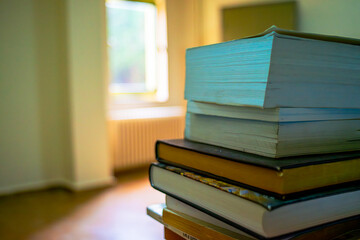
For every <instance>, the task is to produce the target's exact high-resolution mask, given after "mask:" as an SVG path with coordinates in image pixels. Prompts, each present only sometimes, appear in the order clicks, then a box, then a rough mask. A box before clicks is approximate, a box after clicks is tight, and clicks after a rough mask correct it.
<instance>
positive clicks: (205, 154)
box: [155, 139, 360, 198]
mask: <svg viewBox="0 0 360 240" xmlns="http://www.w3.org/2000/svg"><path fill="white" fill-rule="evenodd" d="M155 149H156V151H155V152H156V158H157V160H158V161H159V162H162V163H165V164H170V165H175V166H178V167H181V168H185V169H188V170H191V171H195V172H200V173H202V174H205V175H207V176H210V177H213V178H216V179H220V180H224V181H226V182H232V183H234V184H237V185H244V186H246V187H248V188H250V189H251V188H254V189H255V190H256V191H259V192H263V193H265V194H268V195H272V196H275V197H277V198H294V197H298V196H301V195H304V194H309V191H320V190H321V188H326V187H327V186H331V187H332V188H333V187H334V186H333V185H334V184H343V183H350V182H354V181H357V180H360V171H358V169H359V168H360V152H346V153H334V154H322V155H309V156H301V157H288V158H282V159H281V160H278V159H273V158H269V157H263V156H259V155H255V154H249V153H245V152H241V151H236V150H231V149H227V148H222V147H217V146H213V145H208V144H202V143H197V142H193V141H188V140H185V139H172V140H159V141H157V142H156V147H155Z"/></svg>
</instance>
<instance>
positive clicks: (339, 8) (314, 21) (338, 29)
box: [298, 0, 360, 38]
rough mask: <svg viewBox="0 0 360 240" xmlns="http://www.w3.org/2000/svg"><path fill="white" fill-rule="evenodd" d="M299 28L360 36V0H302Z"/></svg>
mask: <svg viewBox="0 0 360 240" xmlns="http://www.w3.org/2000/svg"><path fill="white" fill-rule="evenodd" d="M298 8H299V30H301V31H305V32H315V33H323V34H329V35H339V36H344V37H352V38H360V26H359V23H360V1H358V0H345V1H344V0H316V1H313V0H300V1H298Z"/></svg>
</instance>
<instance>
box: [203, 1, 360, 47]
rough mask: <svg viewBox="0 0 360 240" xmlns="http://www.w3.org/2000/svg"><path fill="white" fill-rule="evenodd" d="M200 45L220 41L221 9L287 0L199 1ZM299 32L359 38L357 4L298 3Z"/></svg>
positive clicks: (358, 2)
mask: <svg viewBox="0 0 360 240" xmlns="http://www.w3.org/2000/svg"><path fill="white" fill-rule="evenodd" d="M201 1H202V5H203V8H202V11H200V13H199V14H198V16H200V18H199V22H200V23H201V25H202V34H203V37H202V44H204V45H206V44H213V43H217V42H221V36H222V34H221V8H222V7H228V6H240V5H249V4H261V3H274V2H286V1H288V0H212V1H207V0H201ZM296 2H297V5H298V12H297V14H298V30H299V31H304V32H316V33H323V34H330V35H340V36H346V37H354V38H360V31H359V28H358V27H357V26H356V25H354V23H357V22H360V14H358V9H360V1H358V0H347V1H343V0H316V1H313V0H298V1H296ZM264 30H265V29H264Z"/></svg>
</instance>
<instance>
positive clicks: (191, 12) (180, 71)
mask: <svg viewBox="0 0 360 240" xmlns="http://www.w3.org/2000/svg"><path fill="white" fill-rule="evenodd" d="M197 2H198V1H197V0H181V1H179V0H167V1H166V11H167V13H166V14H167V33H168V54H169V60H168V61H169V84H170V94H171V96H170V99H169V102H168V105H173V106H174V105H175V106H176V105H177V106H179V105H185V101H184V86H185V50H186V49H187V48H190V47H196V46H199V45H200V42H199V39H198V32H197V31H196V30H197V29H196V24H197V23H196V21H197V16H196V14H197V11H196V10H197V6H198V5H197Z"/></svg>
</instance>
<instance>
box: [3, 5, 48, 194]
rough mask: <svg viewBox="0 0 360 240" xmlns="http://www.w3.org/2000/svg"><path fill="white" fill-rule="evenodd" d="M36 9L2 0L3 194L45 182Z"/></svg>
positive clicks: (31, 6)
mask: <svg viewBox="0 0 360 240" xmlns="http://www.w3.org/2000/svg"><path fill="white" fill-rule="evenodd" d="M20 3H21V4H20ZM33 7H34V5H33V2H31V1H21V2H20V1H0V96H1V100H0V192H3V191H5V192H6V191H8V190H11V189H21V188H22V187H28V186H29V187H32V186H38V185H41V184H42V181H43V179H44V178H43V168H42V158H41V133H40V115H39V112H40V106H39V99H38V94H39V90H38V78H37V66H36V64H37V59H36V58H37V56H36V48H35V46H36V35H35V21H34V13H33V12H32V11H29V9H32V8H33Z"/></svg>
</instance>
